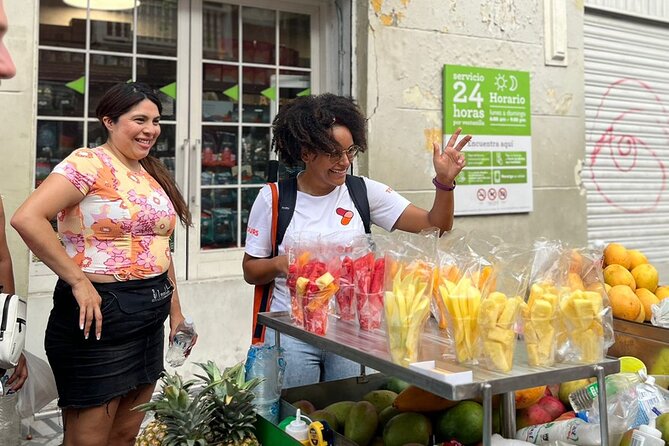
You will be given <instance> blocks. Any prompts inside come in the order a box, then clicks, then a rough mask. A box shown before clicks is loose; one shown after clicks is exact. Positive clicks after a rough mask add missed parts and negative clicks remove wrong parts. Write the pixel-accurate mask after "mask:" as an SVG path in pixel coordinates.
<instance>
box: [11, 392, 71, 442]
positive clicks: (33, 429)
mask: <svg viewBox="0 0 669 446" xmlns="http://www.w3.org/2000/svg"><path fill="white" fill-rule="evenodd" d="M57 409H58V406H56V402H55V401H54V402H52V403H51V404H49V405H47V406H46V407H45V408H43V409H42V410H41V411H40V414H43V416H40V414H38V419H37V420H35V419H32V418H26V419H24V420H23V421H22V422H21V443H20V444H21V446H32V445H41V446H60V445H61V444H62V442H63V421H62V419H61V417H60V413H59V412H58V411H57Z"/></svg>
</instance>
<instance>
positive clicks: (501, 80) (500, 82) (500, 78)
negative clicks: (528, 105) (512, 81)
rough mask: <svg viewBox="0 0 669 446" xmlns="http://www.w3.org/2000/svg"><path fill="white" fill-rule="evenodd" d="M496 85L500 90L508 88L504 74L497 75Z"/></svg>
mask: <svg viewBox="0 0 669 446" xmlns="http://www.w3.org/2000/svg"><path fill="white" fill-rule="evenodd" d="M495 87H497V90H500V91H504V90H506V77H505V76H504V75H503V74H501V73H500V74H498V75H497V76H495Z"/></svg>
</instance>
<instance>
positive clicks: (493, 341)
mask: <svg viewBox="0 0 669 446" xmlns="http://www.w3.org/2000/svg"><path fill="white" fill-rule="evenodd" d="M531 254H532V253H531V251H528V250H522V249H519V248H513V247H511V246H508V245H507V246H502V247H498V248H497V249H496V250H495V252H494V255H495V257H496V261H495V267H494V268H495V272H494V273H493V275H492V276H493V277H494V281H491V282H489V283H488V289H489V293H487V296H486V298H485V299H484V300H483V301H482V302H481V307H480V309H479V315H478V326H479V331H480V336H479V349H478V352H477V353H478V358H477V359H478V362H479V363H480V364H481V365H483V366H484V367H486V368H489V369H491V370H495V371H499V372H509V371H511V369H512V368H513V360H514V353H515V349H516V340H517V336H516V326H517V325H518V324H517V323H518V319H519V316H520V311H521V308H522V306H523V305H524V302H523V298H522V297H521V296H525V294H526V293H527V287H528V284H529V272H530V260H531ZM493 287H494V290H493Z"/></svg>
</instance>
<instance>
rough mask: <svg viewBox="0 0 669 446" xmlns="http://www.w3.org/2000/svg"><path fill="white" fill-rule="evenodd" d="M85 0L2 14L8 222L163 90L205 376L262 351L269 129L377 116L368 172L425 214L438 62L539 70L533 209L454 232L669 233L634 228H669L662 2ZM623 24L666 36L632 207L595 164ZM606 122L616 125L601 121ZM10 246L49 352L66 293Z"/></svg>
mask: <svg viewBox="0 0 669 446" xmlns="http://www.w3.org/2000/svg"><path fill="white" fill-rule="evenodd" d="M75 3H76V1H75V0H68V1H64V0H41V1H38V0H22V1H20V2H19V1H9V2H6V8H7V15H8V17H9V20H10V31H9V33H8V35H7V37H6V38H7V45H8V47H9V49H10V51H11V52H12V54H13V55H14V58H15V62H16V65H17V69H18V72H19V75H18V76H17V77H16V78H15V79H13V80H9V81H3V82H2V84H0V103H1V104H2V105H3V106H2V107H0V116H1V117H2V118H3V119H0V132H2V134H3V135H4V136H3V144H2V145H0V159H2V160H3V169H2V171H3V175H2V176H0V191H1V192H2V194H3V197H4V201H5V209H6V212H7V214H8V215H11V214H12V213H13V211H14V210H15V209H16V208H17V207H18V206H19V205H20V203H21V202H22V201H23V200H24V199H25V197H26V196H27V195H28V194H29V193H30V192H31V191H32V190H33V189H34V187H35V186H36V185H38V184H39V182H40V181H41V180H43V179H44V177H45V176H46V175H47V174H48V172H49V171H50V170H51V168H52V167H53V166H54V165H55V163H57V162H58V161H59V160H60V159H62V158H63V157H64V156H66V155H67V154H68V153H69V152H70V151H71V150H73V149H75V148H77V147H81V146H86V145H89V146H91V145H97V144H100V143H102V142H103V141H102V139H101V132H100V127H99V124H98V123H97V121H96V120H95V118H94V108H95V103H96V100H97V98H99V97H100V95H101V94H102V92H103V91H104V90H105V89H106V88H107V87H108V86H109V85H111V84H113V83H116V82H123V81H127V80H131V79H134V80H139V81H143V82H147V83H149V84H150V85H152V86H153V87H154V88H156V89H158V90H159V91H160V92H161V99H162V101H163V107H164V111H163V119H162V135H161V138H160V140H159V141H158V143H157V145H156V152H157V155H158V156H159V157H160V158H161V159H162V160H163V161H164V162H165V164H166V165H167V166H168V168H169V169H170V170H171V171H172V172H173V174H174V176H175V179H176V180H177V183H178V184H179V186H180V188H181V190H182V191H183V192H184V196H185V197H186V198H187V200H188V202H189V205H190V206H191V211H192V213H193V216H194V222H195V224H194V226H193V227H192V228H180V229H179V230H178V231H177V232H176V234H175V236H174V240H173V243H174V259H175V266H176V270H177V275H178V279H179V289H180V295H181V299H182V306H183V308H184V311H185V313H187V314H188V315H190V316H192V317H193V319H194V320H195V321H196V324H197V326H198V330H199V332H200V334H201V337H200V340H199V345H198V347H197V348H196V349H195V350H194V352H193V356H192V357H193V359H194V361H201V360H205V359H213V360H216V361H217V362H219V363H222V364H229V363H231V362H232V361H234V360H239V359H241V358H242V357H243V356H244V354H245V352H246V349H247V348H248V343H249V341H250V328H251V307H252V292H253V290H252V287H250V286H249V285H247V284H245V283H244V281H243V279H242V277H241V259H242V255H243V243H244V234H245V231H246V216H247V215H248V211H249V209H250V206H251V204H252V202H253V199H254V198H255V194H256V193H257V191H258V189H259V188H260V187H261V186H262V184H263V182H264V181H265V179H266V171H267V166H268V164H269V163H270V161H271V160H273V159H274V158H275V156H274V155H273V154H272V153H271V152H270V149H269V142H270V139H271V134H270V123H271V120H272V118H273V116H274V115H275V113H276V111H277V109H278V108H279V107H280V106H281V104H283V103H285V101H287V100H290V99H291V98H293V97H296V96H298V95H303V94H310V93H321V92H326V91H328V92H335V93H340V94H347V95H352V96H354V97H355V98H356V99H357V101H358V102H359V104H360V105H361V107H362V109H363V111H364V113H365V114H366V116H367V117H368V119H369V121H368V124H369V134H368V142H369V148H370V149H369V150H368V152H367V153H366V154H365V155H364V156H362V157H360V159H359V160H358V161H357V162H356V164H355V166H354V172H355V173H356V174H363V175H366V176H369V177H371V178H374V179H377V180H379V181H382V182H384V183H386V184H388V185H391V186H392V187H393V188H394V189H396V190H397V191H399V192H400V193H401V194H403V195H404V196H406V197H407V198H409V199H410V200H411V201H412V202H414V203H415V204H417V205H419V206H423V207H428V208H429V207H430V205H431V202H432V198H433V193H434V189H433V186H432V184H431V179H432V175H431V172H432V161H431V156H432V155H431V143H432V141H434V140H437V141H439V140H441V139H442V127H443V126H442V113H443V112H442V110H443V93H444V91H443V90H444V87H443V84H444V82H443V71H444V66H445V65H459V66H472V67H488V68H499V69H506V70H517V71H522V72H528V73H529V79H530V84H529V85H530V91H529V95H530V97H531V127H532V144H531V152H532V153H531V160H532V163H531V166H528V174H529V175H530V176H531V178H530V184H531V199H530V200H531V202H530V206H531V209H532V211H531V212H521V213H499V214H495V215H468V216H460V217H457V218H456V222H455V225H456V226H457V227H461V228H463V229H467V230H468V229H477V230H481V231H483V232H488V233H493V234H496V235H498V236H500V237H502V238H503V239H504V240H507V241H509V242H513V243H520V244H526V245H527V244H530V243H531V242H532V241H533V240H534V239H536V238H538V237H545V238H555V239H561V240H564V241H566V242H569V243H572V244H574V245H578V246H584V245H587V244H588V243H594V242H595V241H597V240H602V241H612V240H622V241H623V242H626V243H629V244H630V245H631V246H633V247H638V248H640V249H646V248H647V247H648V248H650V247H652V246H654V245H657V243H655V244H654V243H653V240H654V238H653V237H658V235H653V232H652V231H639V230H638V227H639V226H643V225H644V224H645V222H647V221H648V222H651V223H649V225H651V226H652V227H653V228H656V233H655V234H659V232H661V230H662V227H664V228H666V227H667V226H666V225H668V224H669V218H665V216H664V214H663V212H664V208H666V209H668V211H667V212H669V207H668V206H667V205H666V204H664V203H665V201H666V198H664V192H665V189H664V179H665V177H664V165H665V164H666V163H667V161H664V162H663V161H662V160H663V159H665V158H666V159H667V160H669V152H668V151H667V147H668V145H667V142H669V136H668V135H669V125H668V123H669V121H667V120H666V115H662V113H663V110H664V107H665V106H667V105H669V87H668V86H667V84H666V83H664V84H662V83H661V82H662V78H664V79H669V76H667V75H666V74H669V73H667V71H669V68H667V56H666V54H669V52H663V51H662V50H663V48H664V47H663V46H662V44H663V42H662V40H664V42H667V41H669V40H668V39H661V38H660V37H657V33H658V32H662V31H663V30H666V28H667V27H666V23H667V21H669V9H667V8H666V6H663V3H664V2H662V1H660V0H655V1H651V0H647V1H645V2H644V1H635V2H632V1H624V0H617V1H616V0H608V1H605V0H590V1H586V2H585V3H586V5H584V4H583V1H572V0H479V1H464V0H460V1H457V0H448V1H439V2H437V1H428V0H385V1H384V0H370V1H360V0H291V1H283V0H271V1H270V0H227V1H224V0H163V1H160V0H140V1H139V2H137V3H134V1H133V0H130V3H131V4H130V6H131V7H130V8H126V9H121V10H110V9H109V5H108V4H107V5H105V2H104V0H99V3H97V2H96V0H90V4H88V7H87V6H86V5H87V2H86V1H83V5H80V6H76V5H75V6H73V4H75ZM107 3H109V4H114V3H115V4H116V5H117V6H118V5H119V4H121V3H123V1H116V2H107ZM133 5H135V6H136V7H134V8H133V7H132V6H133ZM650 17H653V18H654V20H650V19H649V18H650ZM607 20H608V21H609V22H607ZM611 21H612V22H611ZM616 24H618V25H616ZM620 24H622V25H620ZM630 24H636V26H634V25H630ZM639 24H641V25H639ZM612 26H613V28H616V26H629V27H630V29H638V28H639V26H642V28H643V30H644V32H643V33H642V35H641V37H639V40H638V41H637V43H638V45H642V44H643V43H644V42H648V39H644V37H643V36H645V35H647V36H652V35H655V36H656V37H655V40H653V45H654V46H653V48H654V49H655V50H656V51H654V52H653V54H654V55H655V57H654V58H653V59H652V60H653V62H652V63H648V64H646V65H645V66H644V67H642V68H638V69H636V71H634V73H635V75H636V78H638V79H639V81H638V82H637V84H635V85H637V87H638V88H636V87H633V88H632V89H633V90H634V91H641V90H639V89H640V88H641V89H643V88H645V87H639V85H641V84H644V85H646V86H647V87H649V89H645V90H644V91H648V92H649V93H647V94H646V95H641V96H640V97H639V98H640V100H641V101H642V102H644V103H649V104H650V108H651V109H650V111H649V112H648V113H646V114H644V113H641V115H639V116H641V118H639V119H641V121H639V119H637V120H632V121H630V122H631V124H629V125H630V126H632V127H626V128H625V129H627V130H629V131H627V133H625V134H626V135H628V134H632V133H634V131H635V130H634V129H636V130H639V129H640V128H645V127H648V126H647V125H646V124H645V123H644V122H643V119H646V118H648V119H650V118H649V117H650V116H654V117H655V118H657V119H655V121H653V122H654V123H655V124H654V127H653V128H655V129H656V131H653V132H650V134H649V135H647V137H646V138H645V139H644V142H643V144H645V145H644V146H643V148H650V149H652V150H651V151H652V152H653V154H652V155H648V156H646V155H643V156H642V155H640V157H639V163H640V165H642V166H645V170H644V169H641V171H639V172H637V173H636V174H635V176H634V178H633V179H632V180H630V183H633V184H635V185H636V186H635V187H633V188H632V189H633V191H632V193H629V191H630V188H629V187H623V188H622V190H623V192H624V191H627V192H628V199H629V200H631V201H632V202H637V204H639V203H640V204H639V205H638V206H637V207H630V206H627V205H626V204H625V203H628V201H625V200H623V202H620V201H619V200H618V198H617V197H619V194H620V193H621V191H620V190H619V189H616V188H615V187H613V188H610V187H609V186H610V185H611V184H612V182H615V179H616V178H619V175H620V172H616V171H612V170H611V168H610V167H611V165H617V164H616V162H617V161H616V160H615V159H609V160H606V162H605V161H603V160H604V158H603V157H602V158H599V159H597V156H595V157H594V158H593V154H594V153H600V150H604V152H602V153H605V152H606V151H607V150H609V149H610V147H609V146H605V145H604V146H603V144H602V143H601V141H608V140H607V137H608V136H610V135H609V134H607V133H606V129H608V128H609V127H610V125H609V124H610V122H612V121H611V119H613V122H615V123H618V122H620V119H616V118H615V116H613V117H611V113H613V111H611V110H614V111H615V110H616V109H617V107H620V106H621V105H620V101H618V100H617V98H616V97H614V96H611V95H607V91H610V89H609V90H607V87H606V86H607V85H609V84H614V85H618V84H615V82H616V79H613V78H612V79H608V78H607V77H606V76H608V75H609V74H610V73H611V72H612V71H611V69H610V64H611V63H614V62H615V60H614V59H615V58H616V57H614V56H611V52H606V51H604V53H605V55H604V59H605V60H602V58H601V57H598V53H597V52H598V48H597V42H601V41H602V39H604V40H607V39H610V38H611V35H610V34H611V29H612V28H611V27H612ZM618 37H619V40H618V41H620V39H622V41H625V38H624V37H621V36H618ZM607 41H608V40H607ZM655 41H659V42H655ZM665 45H666V44H665ZM612 46H613V47H616V45H612ZM621 57H623V56H621ZM623 58H624V57H623ZM598 63H599V64H600V65H597V64H598ZM588 64H590V65H588ZM607 64H608V65H607ZM630 67H631V65H630ZM651 70H654V71H653V72H654V73H655V75H654V76H653V75H651V76H650V78H648V73H649V72H651ZM662 70H664V71H662ZM623 72H624V70H623ZM662 72H664V73H665V75H664V77H662V76H661V75H660V74H659V73H662ZM618 74H620V73H618ZM598 75H599V77H598ZM619 78H620V77H619ZM607 82H608V83H607ZM658 82H659V84H658ZM602 83H603V84H602ZM623 83H624V82H623ZM600 84H602V85H603V87H602V86H601V85H600ZM600 87H601V88H600ZM602 88H604V89H603V90H602ZM634 88H636V89H634ZM622 91H625V89H624V88H623V90H622ZM627 91H629V90H627ZM621 94H623V96H625V94H624V93H621ZM633 97H634V95H632V98H633ZM627 98H628V99H629V98H630V96H627ZM605 99H606V100H605ZM651 99H652V100H651ZM653 100H654V101H655V102H653ZM630 102H633V101H630ZM625 107H627V106H625ZM603 116H606V117H607V118H608V119H609V121H607V122H609V124H601V123H598V122H599V121H601V118H602V117H603ZM625 116H627V114H626V115H625ZM598 120H599V121H598ZM602 125H603V126H604V131H603V133H602V131H601V129H600V127H601V126H602ZM607 125H609V126H608V127H607ZM634 126H636V127H634ZM614 127H615V126H614ZM598 129H599V130H598ZM630 129H631V130H630ZM597 132H599V133H597ZM602 134H604V135H605V136H601V135H602ZM606 135H608V136H606ZM474 136H476V135H474ZM593 139H594V141H595V142H592V140H593ZM609 139H610V140H611V141H613V139H611V138H609ZM597 141H600V144H598V143H597ZM622 141H623V142H624V141H630V140H629V139H628V140H626V139H625V138H624V137H623V138H622ZM611 150H613V149H611ZM615 150H618V148H616V149H615ZM624 150H625V149H623V154H624V153H625V152H624ZM635 150H636V149H635ZM635 153H636V152H635ZM644 156H645V157H644ZM594 160H598V162H597V163H595V161H594ZM626 162H628V163H629V162H630V161H629V159H626ZM651 162H654V163H655V164H654V165H650V164H649V163H651ZM606 163H608V166H609V168H608V169H607V168H603V169H601V167H602V165H606ZM657 166H660V167H657ZM628 167H629V166H628ZM623 170H624V168H623ZM629 170H630V169H628V170H626V171H625V172H629ZM649 172H650V174H649ZM658 175H659V176H658ZM658 179H659V186H658ZM644 181H645V182H644ZM607 185H608V186H607ZM634 191H636V192H634ZM644 200H650V203H651V204H650V205H646V204H644V203H645V201H644ZM621 203H622V204H621ZM621 208H622V209H621ZM616 219H618V220H616ZM616 221H620V222H625V223H626V222H631V223H630V224H629V225H625V224H623V223H619V224H617V223H616ZM664 232H665V233H666V232H667V231H664ZM8 238H9V241H10V249H11V250H12V254H13V258H14V268H15V275H16V280H17V289H18V290H19V292H20V293H21V294H24V295H28V296H29V321H30V323H29V334H30V336H29V340H28V346H27V348H28V349H29V350H30V351H33V352H35V353H37V354H42V350H43V347H42V344H43V333H44V327H45V324H46V319H47V317H48V312H49V310H50V308H51V290H52V287H53V284H54V283H55V277H54V276H53V274H52V273H50V271H49V270H48V269H47V268H46V267H45V266H44V265H43V264H41V263H40V262H39V260H38V259H35V258H33V257H32V256H31V254H30V253H29V252H28V250H27V248H26V247H25V246H24V245H23V244H22V243H21V241H20V239H19V237H18V236H17V234H16V233H14V232H13V230H11V229H10V228H8ZM660 251H661V249H659V248H658V249H657V250H656V251H652V252H651V253H650V254H651V255H649V257H650V258H651V260H652V261H655V262H656V263H662V262H664V261H666V260H667V259H669V256H667V257H666V258H665V255H664V253H663V252H660Z"/></svg>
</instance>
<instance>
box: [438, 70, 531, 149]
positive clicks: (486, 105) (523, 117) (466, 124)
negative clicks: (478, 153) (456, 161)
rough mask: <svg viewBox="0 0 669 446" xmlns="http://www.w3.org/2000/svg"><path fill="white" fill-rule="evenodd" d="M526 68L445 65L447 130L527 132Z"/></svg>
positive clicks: (528, 116)
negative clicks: (500, 68)
mask: <svg viewBox="0 0 669 446" xmlns="http://www.w3.org/2000/svg"><path fill="white" fill-rule="evenodd" d="M529 76H530V75H529V73H528V72H526V71H511V70H499V69H495V68H477V67H463V66H459V65H446V66H445V67H444V133H446V134H451V133H453V132H454V131H455V129H457V128H458V127H462V132H463V133H471V134H472V135H477V134H478V135H527V136H529V135H530V134H531V131H530V118H531V114H530V82H529Z"/></svg>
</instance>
